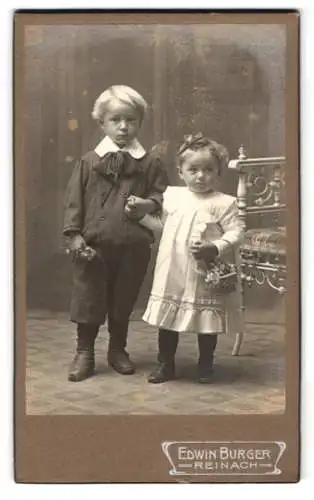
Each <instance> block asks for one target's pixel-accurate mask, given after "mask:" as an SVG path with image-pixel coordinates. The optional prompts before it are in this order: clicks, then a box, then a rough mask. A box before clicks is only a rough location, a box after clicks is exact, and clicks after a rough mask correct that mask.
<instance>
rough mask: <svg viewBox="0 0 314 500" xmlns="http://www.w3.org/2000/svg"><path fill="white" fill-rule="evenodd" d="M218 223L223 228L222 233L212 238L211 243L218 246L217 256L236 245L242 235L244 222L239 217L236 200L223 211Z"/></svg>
mask: <svg viewBox="0 0 314 500" xmlns="http://www.w3.org/2000/svg"><path fill="white" fill-rule="evenodd" d="M219 223H220V226H221V228H222V230H223V235H222V236H221V238H219V239H217V240H214V241H213V243H214V245H216V247H217V248H218V251H219V256H223V254H224V253H225V252H226V251H228V250H229V249H230V247H231V248H236V247H238V245H239V244H240V243H241V241H242V238H243V235H244V229H245V228H244V222H243V221H241V219H240V217H239V210H238V207H237V202H236V200H234V201H233V202H232V203H231V205H230V206H229V207H228V208H227V209H226V210H225V211H224V213H223V215H222V217H221V218H220V221H219Z"/></svg>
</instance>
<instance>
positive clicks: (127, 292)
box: [63, 85, 167, 382]
mask: <svg viewBox="0 0 314 500" xmlns="http://www.w3.org/2000/svg"><path fill="white" fill-rule="evenodd" d="M146 108H147V104H146V102H145V100H144V99H143V97H142V96H141V95H140V94H138V93H137V92H136V91H135V90H133V89H131V88H130V87H126V86H123V85H114V86H112V87H110V88H109V89H107V90H106V91H105V92H103V93H102V94H101V95H100V96H99V97H98V99H97V100H96V102H95V105H94V109H93V113H92V116H93V118H94V119H95V120H96V121H97V122H98V123H99V125H100V127H101V128H102V130H103V133H104V138H103V139H102V141H101V142H100V143H99V144H98V146H97V147H96V148H95V150H94V151H89V152H88V153H87V154H86V155H84V156H83V157H82V159H81V160H80V161H79V162H78V164H77V165H76V167H75V169H74V171H73V174H72V177H71V179H70V181H69V185H68V188H67V193H66V197H65V219H64V229H63V233H64V235H65V236H66V237H67V238H68V248H69V252H70V253H71V254H72V255H73V257H74V263H73V265H74V281H73V293H72V302H71V320H72V321H74V322H75V323H77V345H76V355H75V357H74V360H73V362H72V364H71V367H70V371H69V377H68V378H69V380H70V381H75V382H76V381H80V380H84V379H86V378H88V377H90V376H91V375H92V374H93V373H94V366H95V361H94V343H95V339H96V337H97V334H98V330H99V327H100V325H101V324H102V323H104V322H105V320H106V317H107V316H108V330H109V347H108V356H107V358H108V362H109V364H110V365H111V366H112V367H113V368H114V369H115V370H116V371H117V372H119V373H121V374H124V375H126V374H132V373H134V371H135V367H134V364H133V363H132V362H131V360H130V359H129V355H128V353H127V351H126V344H127V332H128V323H129V317H130V314H131V312H132V310H133V307H134V304H135V301H136V299H137V296H138V293H139V290H140V287H141V285H142V281H143V279H144V276H145V273H146V270H147V266H148V263H149V259H150V249H151V244H152V242H153V233H152V232H151V231H150V230H149V229H147V228H145V227H143V226H142V225H141V224H139V222H138V221H139V219H140V218H141V217H143V216H144V215H145V214H149V213H154V212H158V211H159V210H160V208H161V204H162V199H163V198H162V193H163V191H164V190H165V188H166V185H167V177H166V173H165V170H164V169H163V167H162V165H161V162H160V160H159V159H158V158H156V157H154V156H152V155H151V154H148V153H146V151H145V150H144V148H143V147H142V146H141V144H140V143H139V142H138V140H137V134H138V132H139V130H140V127H141V124H142V120H143V118H144V114H145V111H146ZM131 196H136V199H135V201H133V203H131V204H128V203H127V202H128V199H129V198H130V197H131Z"/></svg>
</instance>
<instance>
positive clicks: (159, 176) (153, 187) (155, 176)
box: [147, 157, 168, 212]
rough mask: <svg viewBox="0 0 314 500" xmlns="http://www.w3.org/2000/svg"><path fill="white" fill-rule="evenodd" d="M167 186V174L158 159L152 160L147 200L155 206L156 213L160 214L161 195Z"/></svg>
mask: <svg viewBox="0 0 314 500" xmlns="http://www.w3.org/2000/svg"><path fill="white" fill-rule="evenodd" d="M167 186H168V174H167V171H166V168H165V166H164V164H163V163H162V161H161V160H160V158H158V157H157V158H154V159H153V160H152V164H151V166H150V171H149V178H148V193H147V198H148V199H149V200H153V201H154V203H155V204H156V212H160V210H161V209H162V204H163V193H164V192H165V190H166V188H167Z"/></svg>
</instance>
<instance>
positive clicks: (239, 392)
mask: <svg viewBox="0 0 314 500" xmlns="http://www.w3.org/2000/svg"><path fill="white" fill-rule="evenodd" d="M74 338H75V325H73V324H71V323H69V321H68V319H67V315H65V314H55V313H54V314H52V313H50V314H49V313H48V312H43V311H32V312H30V314H29V319H28V349H27V381H26V391H27V413H28V414H32V415H40V414H41V415H44V414H45V415H47V414H67V415H70V414H72V415H73V414H80V415H82V414H84V415H93V414H94V415H95V414H197V415H201V414H203V415H206V414H208V415H209V414H221V415H222V414H243V413H251V414H252V413H281V412H282V411H284V405H285V396H284V359H283V350H284V349H283V347H284V328H283V327H282V326H280V325H271V324H257V323H255V324H247V327H246V337H245V341H244V343H243V346H242V351H241V355H240V356H238V357H233V356H231V350H232V345H233V340H234V339H233V338H231V337H225V336H224V337H220V339H219V345H218V348H217V352H216V379H217V380H216V382H215V384H213V385H207V386H202V385H200V384H198V383H197V380H196V369H195V361H196V357H197V351H196V338H195V337H194V336H182V337H181V339H180V345H179V348H178V354H177V371H178V375H179V378H178V380H175V381H171V382H168V383H166V384H161V385H151V384H148V383H147V382H146V377H147V375H148V373H149V372H150V370H151V369H152V367H153V366H154V364H155V357H156V333H155V329H154V328H151V327H149V326H147V325H146V324H145V323H143V322H141V321H139V320H134V321H132V322H131V325H130V341H129V352H130V353H131V355H132V359H133V360H134V361H135V362H136V364H137V373H136V374H135V375H133V376H121V375H118V374H116V373H115V372H114V371H112V370H111V369H110V368H109V367H108V366H107V364H106V344H107V338H106V331H105V328H102V330H101V333H100V335H99V338H98V339H97V343H96V348H97V351H96V353H97V355H96V363H97V374H96V375H95V376H94V377H93V378H91V379H88V380H86V381H84V382H80V383H70V382H68V381H67V367H68V363H69V362H70V360H71V358H72V354H73V348H74Z"/></svg>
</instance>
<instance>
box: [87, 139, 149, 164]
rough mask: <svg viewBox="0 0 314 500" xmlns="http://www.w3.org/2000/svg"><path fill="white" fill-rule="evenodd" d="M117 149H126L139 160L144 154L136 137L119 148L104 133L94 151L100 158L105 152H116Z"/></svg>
mask: <svg viewBox="0 0 314 500" xmlns="http://www.w3.org/2000/svg"><path fill="white" fill-rule="evenodd" d="M117 151H126V152H127V153H129V155H131V156H132V158H134V159H135V160H140V159H141V158H143V156H145V155H146V151H145V149H144V148H143V146H142V145H141V144H140V143H139V141H138V140H137V139H133V141H132V142H131V143H130V144H129V145H128V146H126V147H124V148H119V146H117V144H116V143H115V142H113V140H112V139H110V137H108V136H107V135H106V137H104V138H103V139H102V140H101V141H100V143H99V144H98V145H97V146H96V148H95V153H96V154H97V155H98V156H100V157H101V158H102V157H103V156H105V154H107V153H116V152H117Z"/></svg>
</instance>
